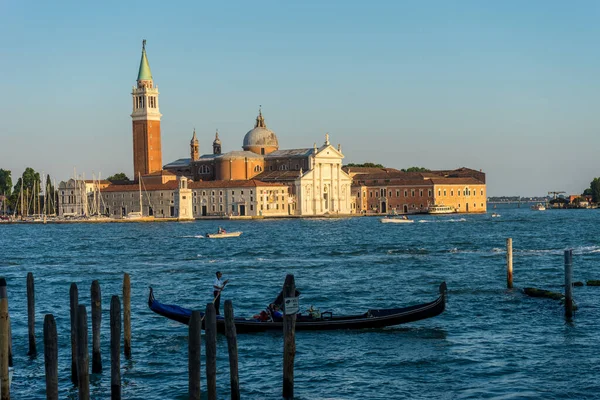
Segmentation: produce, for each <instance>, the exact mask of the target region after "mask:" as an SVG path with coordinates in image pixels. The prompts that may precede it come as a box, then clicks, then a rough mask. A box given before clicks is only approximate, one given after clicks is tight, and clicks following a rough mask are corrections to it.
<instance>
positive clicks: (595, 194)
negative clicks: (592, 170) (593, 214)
mask: <svg viewBox="0 0 600 400" xmlns="http://www.w3.org/2000/svg"><path fill="white" fill-rule="evenodd" d="M590 189H591V191H592V201H593V202H594V203H597V202H598V201H599V200H600V178H594V180H593V181H592V182H591V183H590Z"/></svg>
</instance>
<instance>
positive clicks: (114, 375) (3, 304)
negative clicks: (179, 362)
mask: <svg viewBox="0 0 600 400" xmlns="http://www.w3.org/2000/svg"><path fill="white" fill-rule="evenodd" d="M295 293H296V286H295V283H294V276H293V275H288V276H287V277H286V280H285V284H284V287H283V294H284V298H287V297H294V296H295ZM91 303H92V304H91V314H92V373H102V357H101V353H100V326H101V322H102V299H101V292H100V284H99V282H98V281H97V280H95V281H93V282H92V285H91ZM70 307H71V308H70V311H71V381H72V383H73V384H74V385H76V386H77V388H78V394H79V399H80V400H89V398H90V387H89V386H90V380H89V353H88V340H89V337H88V318H87V311H86V306H85V305H83V304H79V302H78V288H77V285H76V284H75V283H72V284H71V288H70ZM122 317H123V331H124V341H123V342H124V354H125V357H126V358H128V359H129V358H131V283H130V278H129V274H125V275H124V278H123V315H122ZM27 322H28V324H27V326H28V337H29V352H28V354H29V355H35V354H36V353H37V348H36V342H35V292H34V282H33V274H32V273H31V272H30V273H28V274H27ZM203 325H204V329H205V350H206V357H205V358H206V392H207V398H208V399H209V400H216V398H217V379H216V378H217V316H216V310H215V306H214V304H213V303H208V304H207V305H206V313H205V314H204V316H202V314H201V312H200V311H193V312H192V316H191V319H190V323H189V339H188V345H189V351H188V355H189V362H188V369H189V398H190V399H192V400H200V394H201V388H200V375H201V360H200V356H201V353H202V351H201V330H202V326H203ZM283 325H284V328H283V332H284V356H283V357H284V363H283V364H284V365H283V398H284V399H292V398H293V397H294V358H295V354H296V340H295V325H296V314H295V313H293V314H290V315H287V314H286V315H284V324H283ZM121 327H122V326H121V301H120V299H119V296H117V295H114V296H112V298H111V302H110V365H111V368H110V371H111V387H110V397H111V399H114V400H120V399H121V372H120V365H121V359H120V354H121ZM225 334H226V337H227V348H228V353H229V366H230V384H231V399H232V400H239V398H240V388H239V376H238V353H237V336H236V329H235V323H234V315H233V304H232V302H231V300H226V301H225ZM11 342H12V338H11V334H10V316H9V313H8V295H7V285H6V279H4V278H0V400H10V384H9V375H8V374H9V365H10V366H12V344H11ZM44 364H45V375H46V398H47V399H48V400H58V340H57V331H56V322H55V320H54V316H53V315H52V314H46V315H45V317H44Z"/></svg>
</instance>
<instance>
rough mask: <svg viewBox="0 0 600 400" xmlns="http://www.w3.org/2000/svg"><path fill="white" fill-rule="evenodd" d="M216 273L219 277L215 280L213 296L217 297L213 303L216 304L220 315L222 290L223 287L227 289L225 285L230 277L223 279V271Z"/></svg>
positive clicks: (216, 309)
mask: <svg viewBox="0 0 600 400" xmlns="http://www.w3.org/2000/svg"><path fill="white" fill-rule="evenodd" d="M216 275H217V277H216V278H215V280H214V282H213V296H214V298H215V299H214V300H213V304H214V305H215V311H216V313H217V315H220V312H219V307H220V306H221V292H222V291H223V289H225V285H227V282H229V279H226V280H224V281H222V280H221V278H222V277H223V274H222V273H221V271H217V273H216Z"/></svg>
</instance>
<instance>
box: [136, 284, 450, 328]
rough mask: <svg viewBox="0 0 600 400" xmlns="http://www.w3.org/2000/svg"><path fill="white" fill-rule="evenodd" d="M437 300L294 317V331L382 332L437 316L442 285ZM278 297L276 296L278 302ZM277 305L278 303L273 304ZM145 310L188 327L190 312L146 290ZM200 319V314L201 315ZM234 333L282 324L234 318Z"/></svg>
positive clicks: (220, 323)
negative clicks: (340, 330)
mask: <svg viewBox="0 0 600 400" xmlns="http://www.w3.org/2000/svg"><path fill="white" fill-rule="evenodd" d="M439 292H440V294H439V297H438V298H437V299H436V300H434V301H432V302H429V303H425V304H418V305H414V306H409V307H404V308H389V309H372V310H368V311H367V312H365V313H363V314H357V315H334V314H333V313H332V312H329V311H326V312H321V313H319V314H318V315H316V314H301V313H300V314H297V315H296V330H297V331H320V330H335V329H368V328H384V327H386V326H394V325H400V324H405V323H407V322H414V321H420V320H422V319H427V318H432V317H435V316H437V315H440V314H441V313H442V312H444V310H445V308H446V282H442V284H441V285H440V287H439ZM279 298H281V295H280V296H278V299H279ZM275 304H278V303H275ZM148 306H149V307H150V309H151V310H152V311H154V312H155V313H157V314H159V315H162V316H163V317H167V318H169V319H172V320H174V321H177V322H181V323H183V324H186V325H187V324H188V323H189V320H190V317H191V315H192V310H190V309H187V308H183V307H180V306H176V305H169V304H162V303H160V302H159V301H158V300H156V299H155V298H154V291H153V290H152V288H150V295H149V297H148ZM201 315H202V316H204V313H201ZM234 321H235V328H236V332H237V333H252V332H265V331H282V330H283V322H282V321H281V319H280V318H279V319H278V318H275V319H273V318H269V319H268V320H262V319H260V318H239V317H236V318H235V320H234ZM202 329H204V318H202ZM217 331H218V332H220V333H224V332H225V319H224V318H223V317H222V316H217Z"/></svg>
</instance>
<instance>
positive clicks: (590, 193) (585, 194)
mask: <svg viewBox="0 0 600 400" xmlns="http://www.w3.org/2000/svg"><path fill="white" fill-rule="evenodd" d="M581 195H582V196H591V195H592V189H590V188H587V189H585V190H584V191H583V193H582V194H581Z"/></svg>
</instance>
